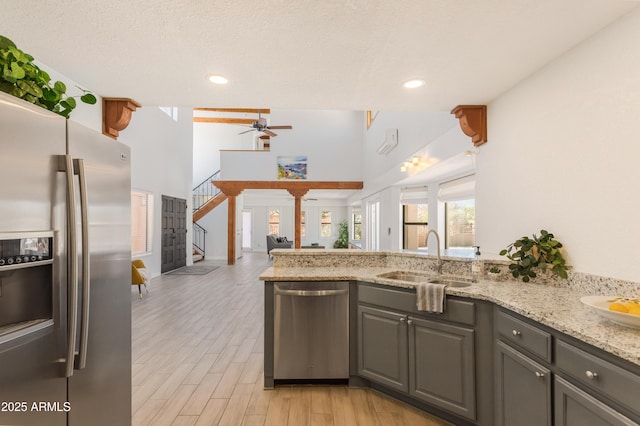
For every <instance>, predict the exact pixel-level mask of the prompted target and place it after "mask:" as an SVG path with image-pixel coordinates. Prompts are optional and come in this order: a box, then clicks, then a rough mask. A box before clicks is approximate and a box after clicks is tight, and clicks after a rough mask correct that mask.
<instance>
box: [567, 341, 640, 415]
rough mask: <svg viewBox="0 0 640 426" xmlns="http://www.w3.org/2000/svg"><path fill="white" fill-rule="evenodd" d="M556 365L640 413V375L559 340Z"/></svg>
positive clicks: (588, 385)
mask: <svg viewBox="0 0 640 426" xmlns="http://www.w3.org/2000/svg"><path fill="white" fill-rule="evenodd" d="M556 365H557V367H558V369H560V370H561V371H562V372H564V373H566V374H567V375H570V376H571V377H573V378H574V379H576V380H577V381H579V382H580V383H582V384H584V385H585V386H586V387H587V388H589V389H593V390H596V391H598V392H600V393H601V394H603V395H605V396H607V397H609V398H610V399H612V400H613V401H614V402H617V403H619V404H621V405H622V406H624V407H626V408H628V409H630V410H631V411H632V412H633V413H635V414H638V415H640V404H639V401H640V376H638V375H637V374H634V373H632V372H630V371H627V370H625V369H624V368H621V367H618V366H617V365H614V364H612V363H610V362H608V361H606V360H604V359H602V358H599V357H596V356H594V355H591V354H590V353H587V352H585V351H583V350H582V349H578V348H576V347H575V346H572V345H570V344H568V343H565V342H563V341H557V342H556Z"/></svg>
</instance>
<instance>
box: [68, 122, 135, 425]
mask: <svg viewBox="0 0 640 426" xmlns="http://www.w3.org/2000/svg"><path fill="white" fill-rule="evenodd" d="M67 142H68V152H69V154H71V156H72V157H73V158H74V162H75V167H76V168H77V169H78V170H76V173H78V175H79V176H81V175H84V180H85V185H86V216H87V220H88V223H87V225H88V226H87V229H86V230H87V232H88V246H87V241H86V240H84V242H83V238H82V233H83V230H82V226H81V224H80V222H82V221H81V220H80V219H79V220H78V222H79V224H78V229H77V235H78V247H79V252H80V253H79V256H78V265H79V270H78V276H79V277H80V278H81V279H80V286H79V288H80V291H79V295H80V297H79V303H80V306H79V310H78V311H79V327H78V338H77V341H78V352H79V355H78V356H77V357H76V370H75V371H74V374H73V376H72V377H70V378H69V401H70V402H71V406H72V409H71V411H70V412H69V425H72V426H75V425H78V426H79V425H88V424H90V425H93V426H98V425H105V426H106V425H109V426H111V425H129V424H131V242H130V241H131V225H130V222H131V178H130V166H129V147H127V146H126V145H123V144H121V143H119V142H117V141H114V140H112V139H110V138H107V137H106V136H103V135H101V134H98V133H96V132H94V131H92V130H90V129H87V128H85V127H83V126H81V125H79V124H77V123H74V122H68V141H67ZM77 186H78V187H80V182H78V183H77ZM81 198H82V197H81V194H80V193H78V199H79V200H80V199H81ZM80 204H81V203H80V202H78V206H77V216H78V218H81V217H82V216H83V212H82V210H81V207H80ZM86 254H88V257H87V256H83V255H86ZM83 259H84V260H83ZM85 260H88V275H89V281H88V282H87V281H86V279H84V278H82V277H83V275H84V272H85V269H84V268H85V267H86V266H83V262H84V261H85ZM87 284H88V285H87ZM87 287H88V290H89V294H88V295H87V293H86V289H87ZM83 289H85V290H83ZM83 302H88V312H87V311H86V310H84V309H83V307H82V304H83ZM83 310H84V312H86V313H88V315H87V316H86V318H85V319H83V318H82V313H83ZM87 321H88V323H87ZM87 327H88V328H87ZM85 330H86V331H87V333H83V332H84V331H85ZM83 334H86V339H88V340H85V337H84V336H83ZM85 349H86V352H85ZM83 363H84V364H85V366H84V367H83V366H82V364H83Z"/></svg>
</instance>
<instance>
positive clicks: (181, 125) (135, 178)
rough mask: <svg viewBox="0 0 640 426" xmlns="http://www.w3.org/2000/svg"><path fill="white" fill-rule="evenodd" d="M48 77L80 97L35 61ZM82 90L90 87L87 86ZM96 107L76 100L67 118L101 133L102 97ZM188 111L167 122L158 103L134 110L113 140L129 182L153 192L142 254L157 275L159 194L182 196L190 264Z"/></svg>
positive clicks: (71, 86)
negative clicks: (125, 155) (147, 249)
mask: <svg viewBox="0 0 640 426" xmlns="http://www.w3.org/2000/svg"><path fill="white" fill-rule="evenodd" d="M38 66H39V67H40V68H42V69H44V70H46V71H47V72H48V73H49V75H50V76H51V78H52V80H54V81H55V80H60V81H62V82H64V83H65V85H66V86H67V94H68V95H70V96H76V95H80V94H81V93H82V92H81V91H80V90H79V89H77V88H76V86H80V87H83V85H82V84H79V83H76V82H74V81H72V80H70V79H69V78H67V77H66V76H64V75H62V74H60V73H58V72H57V71H56V70H54V69H51V68H50V67H48V66H47V65H46V64H38ZM83 88H84V89H87V90H91V88H89V87H83ZM94 95H96V97H97V98H98V102H97V103H96V104H95V105H87V104H84V103H82V102H80V101H79V100H78V101H77V107H76V109H75V110H73V112H72V113H71V116H70V119H71V120H73V121H76V122H78V123H81V124H83V125H84V126H86V127H89V128H91V129H93V130H95V131H96V132H100V133H102V98H101V97H100V96H99V95H98V94H97V93H94ZM192 117H193V116H192V110H191V109H190V108H181V109H179V112H178V121H177V122H176V121H174V120H172V119H171V118H170V117H169V116H167V115H166V114H165V113H164V112H162V111H161V110H160V109H159V108H157V107H143V108H139V109H137V110H136V111H135V112H134V113H133V115H132V118H131V122H130V123H129V126H128V127H127V128H126V129H124V130H123V131H121V132H120V136H119V138H118V140H119V141H120V142H122V143H124V144H127V145H129V146H130V147H131V186H132V188H134V189H142V190H145V191H148V192H151V193H152V194H153V196H154V206H153V220H154V223H153V232H152V234H153V235H152V238H153V240H152V252H151V253H150V254H149V255H145V256H141V257H140V258H141V259H143V261H144V262H145V264H146V266H147V267H148V268H149V269H150V271H151V274H152V275H153V276H156V275H159V274H160V263H161V259H160V243H161V238H160V231H161V223H160V221H161V214H160V213H161V203H162V195H163V194H164V195H170V196H172V197H178V198H183V199H186V200H187V204H188V219H187V263H188V264H191V263H192V260H191V226H190V221H191V219H190V218H191V213H190V212H191V189H192V188H191V185H192V167H193V166H192V164H193V148H192V147H193V142H192V141H193V127H192Z"/></svg>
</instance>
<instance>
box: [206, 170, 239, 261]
mask: <svg viewBox="0 0 640 426" xmlns="http://www.w3.org/2000/svg"><path fill="white" fill-rule="evenodd" d="M216 182H218V181H214V182H213V183H214V184H215V183H216ZM219 188H220V190H221V191H222V193H223V194H224V195H226V196H227V265H235V264H236V197H237V196H238V195H240V193H241V192H242V190H243V189H244V188H243V187H242V186H241V185H237V184H235V185H233V184H232V185H227V186H224V187H219Z"/></svg>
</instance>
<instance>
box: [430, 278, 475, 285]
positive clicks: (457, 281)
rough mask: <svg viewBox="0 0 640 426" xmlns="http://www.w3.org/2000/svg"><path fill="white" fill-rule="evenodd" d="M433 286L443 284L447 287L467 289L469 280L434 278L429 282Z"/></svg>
mask: <svg viewBox="0 0 640 426" xmlns="http://www.w3.org/2000/svg"><path fill="white" fill-rule="evenodd" d="M429 282H430V283H433V284H445V285H446V286H447V287H469V286H470V285H471V280H466V279H464V278H434V279H431V280H429Z"/></svg>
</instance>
